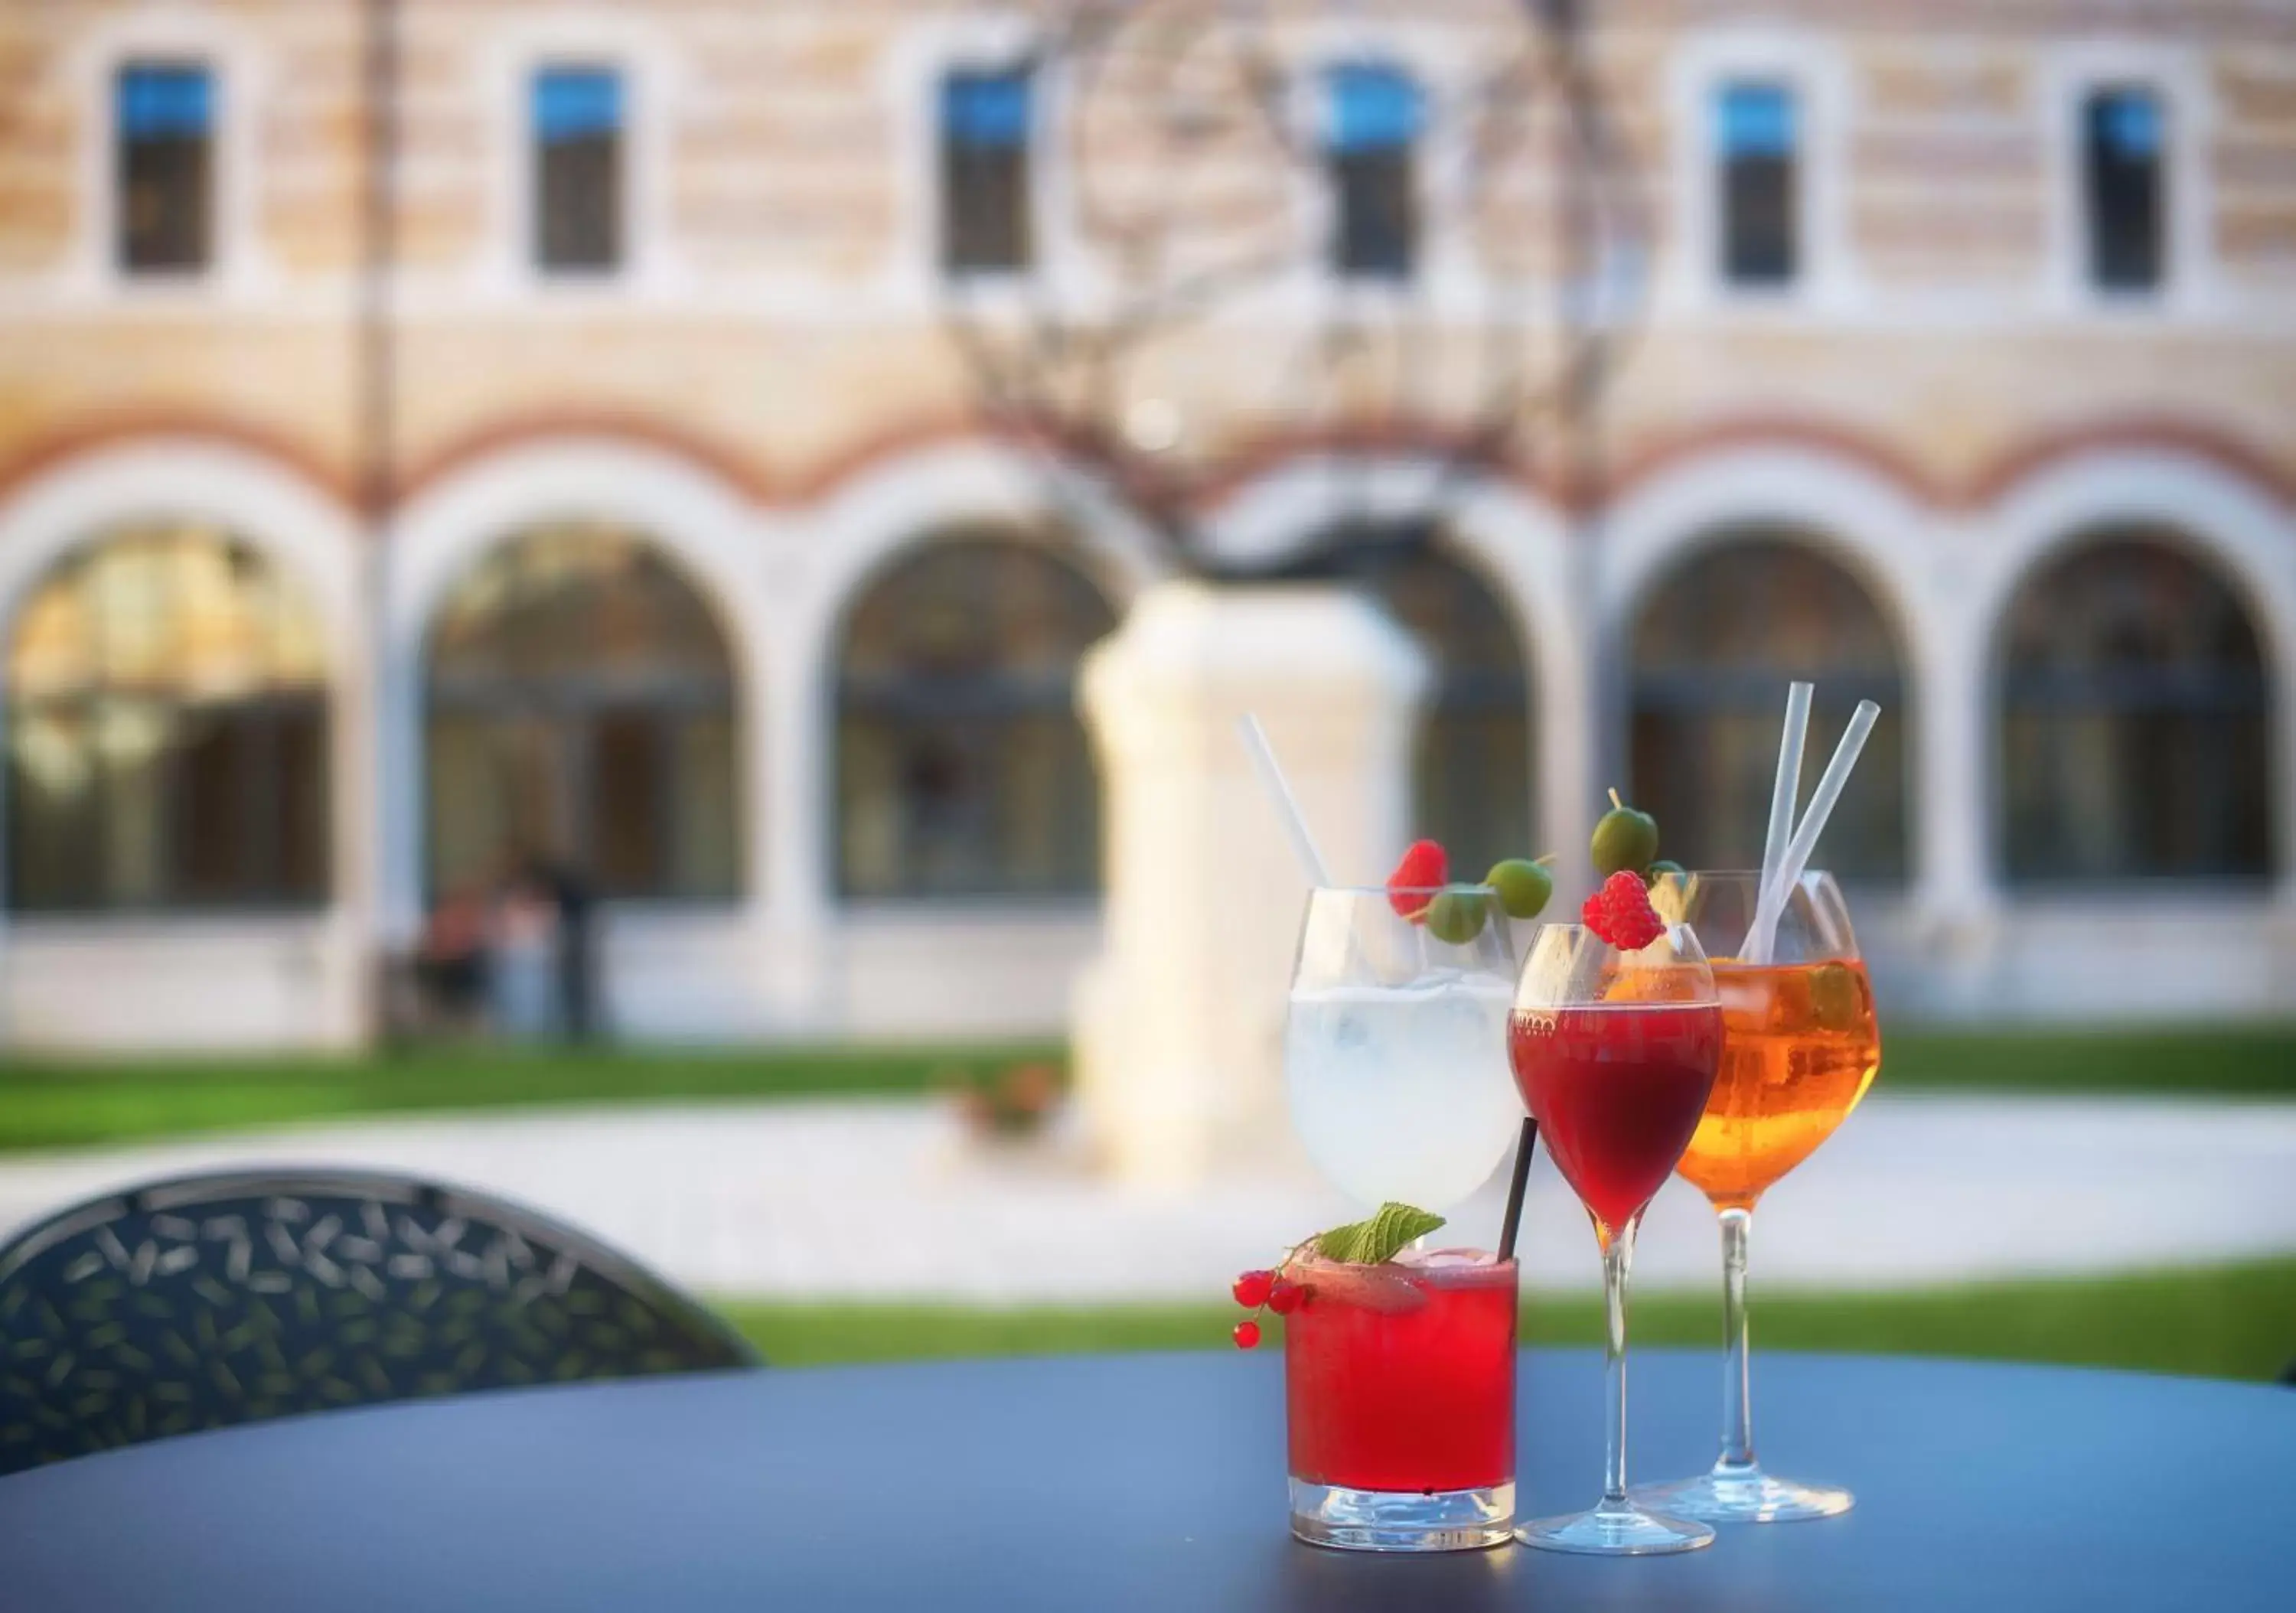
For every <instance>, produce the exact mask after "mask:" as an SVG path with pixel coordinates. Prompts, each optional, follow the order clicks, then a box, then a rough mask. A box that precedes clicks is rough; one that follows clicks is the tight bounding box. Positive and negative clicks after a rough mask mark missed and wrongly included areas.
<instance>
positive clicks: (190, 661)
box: [7, 521, 329, 913]
mask: <svg viewBox="0 0 2296 1613" xmlns="http://www.w3.org/2000/svg"><path fill="white" fill-rule="evenodd" d="M325 636H326V635H325V632H324V628H323V627H322V626H320V624H319V622H318V620H317V618H316V617H315V616H314V615H313V614H312V613H311V611H310V610H309V608H308V607H307V604H306V603H305V602H304V601H303V600H302V598H301V596H300V594H299V592H298V590H296V589H295V588H294V587H293V586H292V585H291V584H290V582H289V581H288V579H286V578H285V577H282V576H281V575H280V574H279V572H278V569H277V568H275V566H273V565H272V564H271V563H270V562H269V561H266V559H265V558H264V557H263V556H262V555H261V554H259V553H257V552H256V551H255V550H254V549H252V548H250V547H249V546H248V545H247V544H244V543H242V542H240V541H238V540H237V539H235V538H233V537H231V536H228V535H226V534H225V533H222V532H219V531H217V530H216V529H214V528H210V527H208V526H206V525H203V524H201V523H198V522H193V521H182V522H160V523H152V524H150V525H142V526H136V527H133V528H127V529H125V530H122V531H119V532H117V533H115V534H113V535H112V536H109V537H107V538H105V539H104V540H102V542H100V543H96V544H91V545H89V546H88V547H86V548H85V549H82V550H80V551H79V552H78V553H75V554H73V555H72V556H71V557H70V558H69V559H67V560H65V561H63V562H62V563H61V564H60V565H58V566H57V567H56V568H55V569H54V570H53V571H52V572H50V573H49V575H48V577H46V579H45V581H43V582H42V583H41V585H40V586H39V589H38V591H37V593H35V594H33V596H32V599H31V602H30V603H29V604H28V605H27V606H25V608H24V610H23V612H22V614H21V615H20V616H19V617H18V618H17V620H16V624H15V630H14V633H13V635H12V637H11V638H10V641H9V645H8V801H7V815H8V900H9V905H10V906H11V907H12V908H14V909H15V910H17V911H19V912H26V913H45V912H72V911H90V910H102V909H127V910H137V909H140V910H161V911H166V910H197V909H207V908H218V909H230V908H247V907H271V906H303V905H316V904H319V903H322V902H324V900H325V899H326V897H327V889H328V864H329V855H328V851H329V847H328V840H329V814H328V807H327V800H328V751H327V689H326V650H325Z"/></svg>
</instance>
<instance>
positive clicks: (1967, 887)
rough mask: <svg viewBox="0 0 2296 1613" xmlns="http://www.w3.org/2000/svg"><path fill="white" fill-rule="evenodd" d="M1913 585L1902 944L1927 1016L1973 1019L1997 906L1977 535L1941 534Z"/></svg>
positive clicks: (1987, 977)
mask: <svg viewBox="0 0 2296 1613" xmlns="http://www.w3.org/2000/svg"><path fill="white" fill-rule="evenodd" d="M1934 542H1935V545H1936V553H1935V554H1934V556H1933V557H1932V559H1931V563H1930V566H1929V568H1928V569H1927V571H1926V573H1925V574H1924V576H1923V578H1922V586H1923V587H1924V588H1925V589H1927V590H1929V591H1930V592H1931V598H1930V599H1929V600H1928V601H1927V609H1924V610H1918V611H1914V612H1911V613H1909V619H1911V620H1913V621H1915V622H1917V623H1923V624H1926V625H1927V627H1928V633H1929V636H1928V638H1927V639H1926V640H1925V641H1917V642H1915V643H1911V644H1909V645H1907V668H1906V670H1907V676H1908V679H1909V681H1910V684H1911V689H1912V700H1911V704H1912V707H1913V712H1912V716H1913V723H1914V726H1913V729H1912V731H1911V734H1910V738H1911V741H1912V744H1913V755H1912V762H1913V778H1912V781H1911V783H1912V790H1913V798H1912V800H1911V802H1910V804H1909V806H1910V811H1911V821H1910V823H1909V824H1908V829H1909V831H1910V835H1911V842H1912V844H1911V847H1910V849H1911V852H1912V858H1911V872H1912V889H1911V893H1910V894H1911V897H1912V903H1911V907H1912V911H1911V913H1909V915H1908V917H1909V920H1910V925H1909V930H1910V935H1909V939H1910V940H1911V942H1912V944H1913V946H1914V947H1915V953H1916V956H1917V957H1918V958H1919V960H1920V969H1921V975H1922V978H1923V982H1924V987H1925V995H1927V996H1928V998H1929V999H1930V1000H1929V1002H1928V1003H1926V1004H1925V1006H1926V1007H1927V1008H1929V1009H1930V1010H1931V1011H1943V1012H1947V1013H1970V1012H1981V1011H1984V1010H1985V1009H1986V1007H1987V999H1988V998H1989V995H1991V994H1992V991H1993V988H1994V984H1995V983H1994V982H1993V980H1992V975H1993V970H1992V969H1991V961H1992V958H1993V954H1994V949H1995V946H1996V944H1997V939H1998V938H1997V933H1996V931H1997V917H1998V910H1999V905H2000V900H1999V891H1998V887H1997V883H1996V875H1995V872H1994V871H1995V866H1996V860H1997V858H1996V847H1995V846H1994V843H1993V840H1994V836H1993V791H1994V774H1995V766H1996V765H1995V759H1994V756H1993V741H1994V710H1993V696H1994V691H1993V686H1992V680H1991V675H1990V674H1991V667H1992V664H1993V658H1992V656H1991V654H1990V653H1989V646H1990V644H1991V642H1992V633H1993V628H1994V622H1993V619H1992V603H1991V602H1992V601H1993V600H1994V598H1995V597H1996V592H1995V590H1993V589H1990V588H1987V587H1983V586H1979V585H1975V584H1974V583H1973V582H1972V569H1973V566H1972V556H1973V555H1974V553H1975V552H1976V551H1977V550H1978V548H1979V547H1980V544H1981V542H1982V538H1981V535H1980V534H1978V533H1976V532H1974V531H1962V530H1955V529H1951V528H1939V530H1938V531H1937V532H1936V533H1935V535H1934Z"/></svg>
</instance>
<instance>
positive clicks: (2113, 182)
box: [2081, 87, 2168, 291]
mask: <svg viewBox="0 0 2296 1613" xmlns="http://www.w3.org/2000/svg"><path fill="white" fill-rule="evenodd" d="M2081 123H2082V135H2083V166H2084V169H2085V172H2084V176H2083V177H2084V182H2085V189H2086V192H2087V211H2088V275H2089V282H2090V283H2091V284H2093V285H2095V287H2097V289H2098V290H2100V291H2154V290H2157V289H2158V288H2159V286H2160V284H2161V280H2162V278H2163V277H2164V274H2165V271H2166V260H2167V252H2166V250H2165V247H2164V242H2163V240H2162V229H2161V226H2162V220H2163V217H2164V215H2165V203H2166V201H2167V190H2168V185H2167V180H2166V177H2165V175H2164V172H2163V169H2162V166H2161V164H2162V157H2163V153H2164V151H2165V147H2166V143H2167V138H2166V137H2167V134H2168V129H2167V123H2168V116H2167V113H2166V112H2165V111H2164V110H2163V109H2162V107H2161V98H2160V97H2159V96H2158V95H2156V94H2153V92H2152V91H2150V90H2146V89H2132V88H2126V87H2122V88H2114V89H2103V90H2099V91H2097V92H2096V93H2095V94H2092V95H2090V96H2089V97H2088V100H2087V104H2086V105H2085V106H2084V107H2083V109H2082V116H2081Z"/></svg>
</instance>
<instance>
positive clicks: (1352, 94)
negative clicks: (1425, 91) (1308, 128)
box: [1324, 64, 1421, 280]
mask: <svg viewBox="0 0 2296 1613" xmlns="http://www.w3.org/2000/svg"><path fill="white" fill-rule="evenodd" d="M1324 84H1325V89H1326V92H1327V96H1326V101H1325V127H1324V154H1325V160H1326V161H1327V162H1328V163H1329V165H1330V172H1331V182H1332V201H1333V218H1332V238H1331V263H1332V269H1333V273H1335V274H1343V275H1347V276H1349V277H1350V278H1361V279H1374V280H1408V279H1409V278H1410V277H1411V271H1412V265H1413V262H1414V260H1415V258H1416V256H1417V248H1418V234H1419V209H1418V201H1417V198H1416V196H1415V193H1414V192H1415V184H1414V178H1413V173H1414V168H1415V162H1414V160H1413V159H1414V152H1415V148H1416V147H1417V145H1418V142H1419V128H1420V122H1421V106H1420V98H1419V86H1417V85H1415V84H1414V83H1413V82H1412V81H1411V78H1410V75H1408V74H1406V73H1404V72H1402V71H1400V70H1397V69H1395V68H1391V67H1382V66H1376V65H1362V64H1356V65H1349V66H1345V67H1337V68H1333V70H1331V72H1330V73H1329V74H1328V75H1327V76H1326V78H1325V80H1324Z"/></svg>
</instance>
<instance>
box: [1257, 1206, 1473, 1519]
mask: <svg viewBox="0 0 2296 1613" xmlns="http://www.w3.org/2000/svg"><path fill="white" fill-rule="evenodd" d="M1287 1269H1288V1271H1289V1273H1290V1274H1291V1276H1292V1280H1293V1281H1297V1282H1298V1283H1299V1284H1300V1287H1301V1289H1302V1290H1303V1293H1302V1296H1301V1298H1300V1306H1299V1308H1298V1309H1296V1310H1294V1311H1293V1312H1292V1314H1291V1315H1290V1316H1289V1317H1287V1318H1286V1319H1285V1330H1284V1343H1283V1394H1284V1411H1285V1413H1286V1421H1287V1426H1288V1428H1289V1430H1290V1435H1291V1457H1292V1460H1291V1469H1292V1526H1293V1527H1294V1529H1295V1530H1297V1531H1298V1532H1300V1535H1301V1537H1302V1538H1304V1539H1308V1540H1310V1541H1313V1542H1314V1543H1316V1544H1318V1545H1333V1546H1357V1547H1361V1548H1364V1549H1368V1550H1378V1549H1393V1547H1392V1542H1391V1540H1390V1535H1392V1533H1393V1532H1394V1531H1395V1530H1396V1529H1397V1528H1398V1527H1402V1528H1405V1529H1407V1530H1410V1531H1414V1532H1415V1549H1417V1550H1421V1551H1429V1550H1442V1549H1445V1548H1451V1549H1457V1548H1463V1547H1464V1548H1472V1547H1477V1546H1490V1545H1497V1544H1500V1543H1504V1542H1505V1540H1506V1539H1507V1538H1508V1536H1509V1535H1510V1534H1511V1532H1512V1529H1513V1519H1514V1346H1515V1306H1516V1297H1517V1289H1516V1281H1515V1263H1514V1262H1513V1261H1512V1260H1505V1261H1502V1260H1499V1259H1498V1258H1497V1257H1495V1256H1492V1255H1488V1254H1485V1253H1482V1252H1480V1251H1479V1250H1470V1249H1444V1250H1439V1251H1437V1252H1435V1253H1432V1254H1427V1255H1412V1254H1406V1256H1404V1257H1401V1258H1399V1259H1398V1260H1396V1261H1393V1262H1390V1263H1387V1264H1384V1265H1341V1264H1339V1263H1337V1262H1333V1261H1327V1260H1322V1259H1317V1258H1316V1257H1313V1256H1307V1257H1301V1258H1300V1259H1298V1260H1296V1261H1294V1262H1292V1265H1290V1266H1289V1267H1288V1268H1287ZM1341 1502H1347V1503H1348V1504H1340V1503H1341ZM1358 1513H1359V1514H1360V1516H1357V1514H1358Z"/></svg>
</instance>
